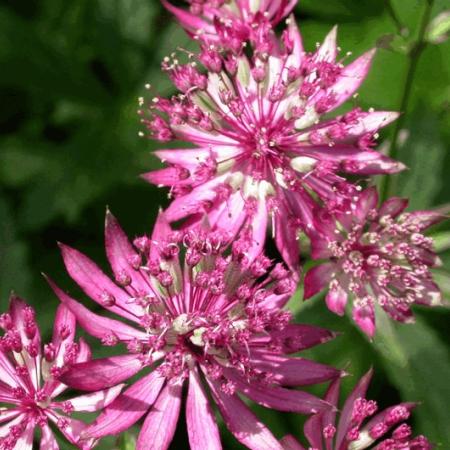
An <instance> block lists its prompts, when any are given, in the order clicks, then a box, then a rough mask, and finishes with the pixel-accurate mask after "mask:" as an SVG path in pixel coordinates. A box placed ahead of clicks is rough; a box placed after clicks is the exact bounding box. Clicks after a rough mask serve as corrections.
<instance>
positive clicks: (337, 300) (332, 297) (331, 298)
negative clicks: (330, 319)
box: [325, 285, 348, 316]
mask: <svg viewBox="0 0 450 450" xmlns="http://www.w3.org/2000/svg"><path fill="white" fill-rule="evenodd" d="M347 299H348V294H347V292H345V291H344V289H342V288H341V286H340V285H338V286H336V287H333V288H332V289H330V291H329V292H328V294H327V295H326V297H325V302H326V304H327V307H328V309H329V310H330V311H333V312H334V313H335V314H337V315H338V316H343V315H344V313H345V305H346V304H347Z"/></svg>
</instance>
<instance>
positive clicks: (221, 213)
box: [208, 191, 247, 236]
mask: <svg viewBox="0 0 450 450" xmlns="http://www.w3.org/2000/svg"><path fill="white" fill-rule="evenodd" d="M244 205H245V203H244V199H243V198H242V194H241V192H240V191H236V192H234V193H233V194H231V195H230V197H229V198H228V199H227V200H226V202H223V203H221V204H220V205H217V207H215V208H213V209H212V210H211V211H210V212H209V213H208V220H209V221H210V224H211V227H213V228H217V229H220V230H224V231H226V232H228V233H229V234H230V235H231V236H236V235H237V233H238V231H239V230H240V228H241V227H242V225H243V223H244V220H245V219H246V217H247V214H246V213H245V209H244Z"/></svg>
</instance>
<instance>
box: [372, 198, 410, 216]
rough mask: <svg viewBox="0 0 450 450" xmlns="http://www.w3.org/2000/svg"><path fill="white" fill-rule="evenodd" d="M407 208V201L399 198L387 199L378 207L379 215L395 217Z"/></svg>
mask: <svg viewBox="0 0 450 450" xmlns="http://www.w3.org/2000/svg"><path fill="white" fill-rule="evenodd" d="M407 206H408V199H406V198H400V197H391V198H389V199H387V200H386V201H385V202H384V203H383V204H382V205H381V207H380V210H379V212H378V213H379V215H380V217H383V216H391V217H397V216H398V215H399V214H401V213H402V212H403V211H404V210H405V209H406V208H407Z"/></svg>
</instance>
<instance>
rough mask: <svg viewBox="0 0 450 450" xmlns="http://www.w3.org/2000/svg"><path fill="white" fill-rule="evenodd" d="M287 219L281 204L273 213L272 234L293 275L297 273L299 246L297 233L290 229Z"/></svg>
mask: <svg viewBox="0 0 450 450" xmlns="http://www.w3.org/2000/svg"><path fill="white" fill-rule="evenodd" d="M287 217H288V211H287V208H286V207H285V205H284V204H283V203H281V204H280V206H279V210H278V212H277V213H275V217H274V219H275V226H274V230H273V232H274V235H275V244H276V246H277V249H278V251H279V252H280V254H281V256H282V257H283V260H284V261H285V262H286V264H287V265H288V267H289V269H290V270H292V271H293V272H294V273H298V271H299V262H300V258H299V255H300V252H299V244H298V241H297V240H296V233H297V232H296V230H295V228H294V227H292V225H291V224H290V222H289V220H286V218H287Z"/></svg>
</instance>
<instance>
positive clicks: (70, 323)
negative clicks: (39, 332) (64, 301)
mask: <svg viewBox="0 0 450 450" xmlns="http://www.w3.org/2000/svg"><path fill="white" fill-rule="evenodd" d="M76 329H77V323H76V319H75V316H74V314H73V313H72V312H71V311H70V309H69V308H67V306H66V305H59V306H58V309H57V310H56V315H55V322H54V325H53V337H52V343H53V345H54V346H55V348H57V349H58V350H57V354H56V363H57V365H58V366H59V367H62V366H63V364H62V363H63V362H64V353H65V346H66V344H69V343H71V342H73V341H74V339H75V333H76Z"/></svg>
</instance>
